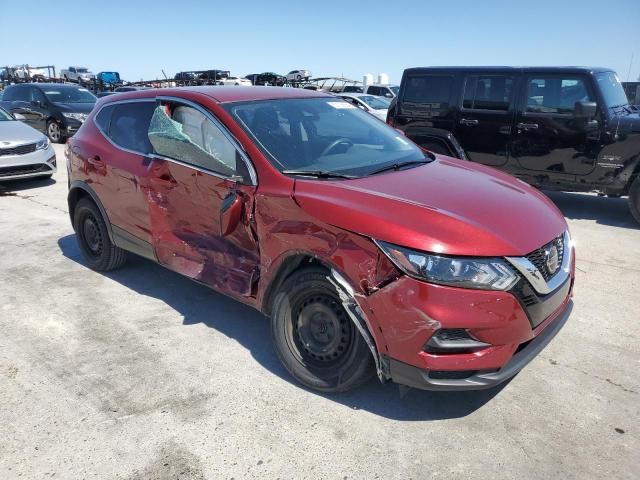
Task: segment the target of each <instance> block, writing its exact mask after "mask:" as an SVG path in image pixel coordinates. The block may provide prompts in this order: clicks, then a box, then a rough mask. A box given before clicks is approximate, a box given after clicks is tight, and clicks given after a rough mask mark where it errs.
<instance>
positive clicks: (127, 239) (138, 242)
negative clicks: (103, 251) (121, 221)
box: [111, 225, 158, 262]
mask: <svg viewBox="0 0 640 480" xmlns="http://www.w3.org/2000/svg"><path fill="white" fill-rule="evenodd" d="M111 228H112V230H113V243H114V244H115V245H116V246H117V247H120V248H122V249H124V250H127V251H128V252H131V253H135V254H136V255H140V256H141V257H144V258H148V259H149V260H153V261H154V262H157V261H158V258H157V257H156V252H155V250H154V249H153V247H152V246H151V244H150V243H149V242H145V241H144V240H142V239H140V238H138V237H136V236H135V235H131V234H130V233H129V232H127V231H126V230H124V229H122V228H120V227H116V226H115V225H112V226H111Z"/></svg>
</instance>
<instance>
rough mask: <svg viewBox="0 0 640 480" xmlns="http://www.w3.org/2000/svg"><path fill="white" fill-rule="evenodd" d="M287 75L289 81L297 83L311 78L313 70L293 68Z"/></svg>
mask: <svg viewBox="0 0 640 480" xmlns="http://www.w3.org/2000/svg"><path fill="white" fill-rule="evenodd" d="M285 76H286V78H287V82H288V83H295V82H301V81H303V80H309V79H310V78H311V72H310V71H309V70H291V71H290V72H289V73H287V74H286V75H285Z"/></svg>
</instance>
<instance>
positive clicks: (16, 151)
mask: <svg viewBox="0 0 640 480" xmlns="http://www.w3.org/2000/svg"><path fill="white" fill-rule="evenodd" d="M35 151H36V144H35V143H29V144H27V145H18V146H17V147H11V148H0V157H4V156H7V155H26V154H27V153H33V152H35Z"/></svg>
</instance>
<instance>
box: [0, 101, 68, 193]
mask: <svg viewBox="0 0 640 480" xmlns="http://www.w3.org/2000/svg"><path fill="white" fill-rule="evenodd" d="M20 118H23V117H21V115H18V114H16V115H15V116H14V115H12V114H11V113H9V112H7V111H6V110H4V109H3V108H0V181H3V180H14V179H19V178H30V177H51V176H52V175H53V174H54V173H55V172H56V153H55V151H54V150H53V146H52V145H51V143H50V142H49V139H48V138H47V137H46V136H45V135H44V134H42V133H40V132H39V131H37V130H36V129H34V128H32V127H30V126H29V125H26V124H25V123H22V122H21V121H20V120H19V119H20Z"/></svg>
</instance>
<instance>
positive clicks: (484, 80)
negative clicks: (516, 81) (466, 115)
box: [462, 75, 513, 112]
mask: <svg viewBox="0 0 640 480" xmlns="http://www.w3.org/2000/svg"><path fill="white" fill-rule="evenodd" d="M512 95H513V78H512V77H506V76H501V75H492V76H482V75H473V76H469V77H467V78H466V80H465V89H464V100H463V102H462V108H465V109H470V110H494V111H505V112H506V111H507V110H509V105H510V103H511V98H512Z"/></svg>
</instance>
